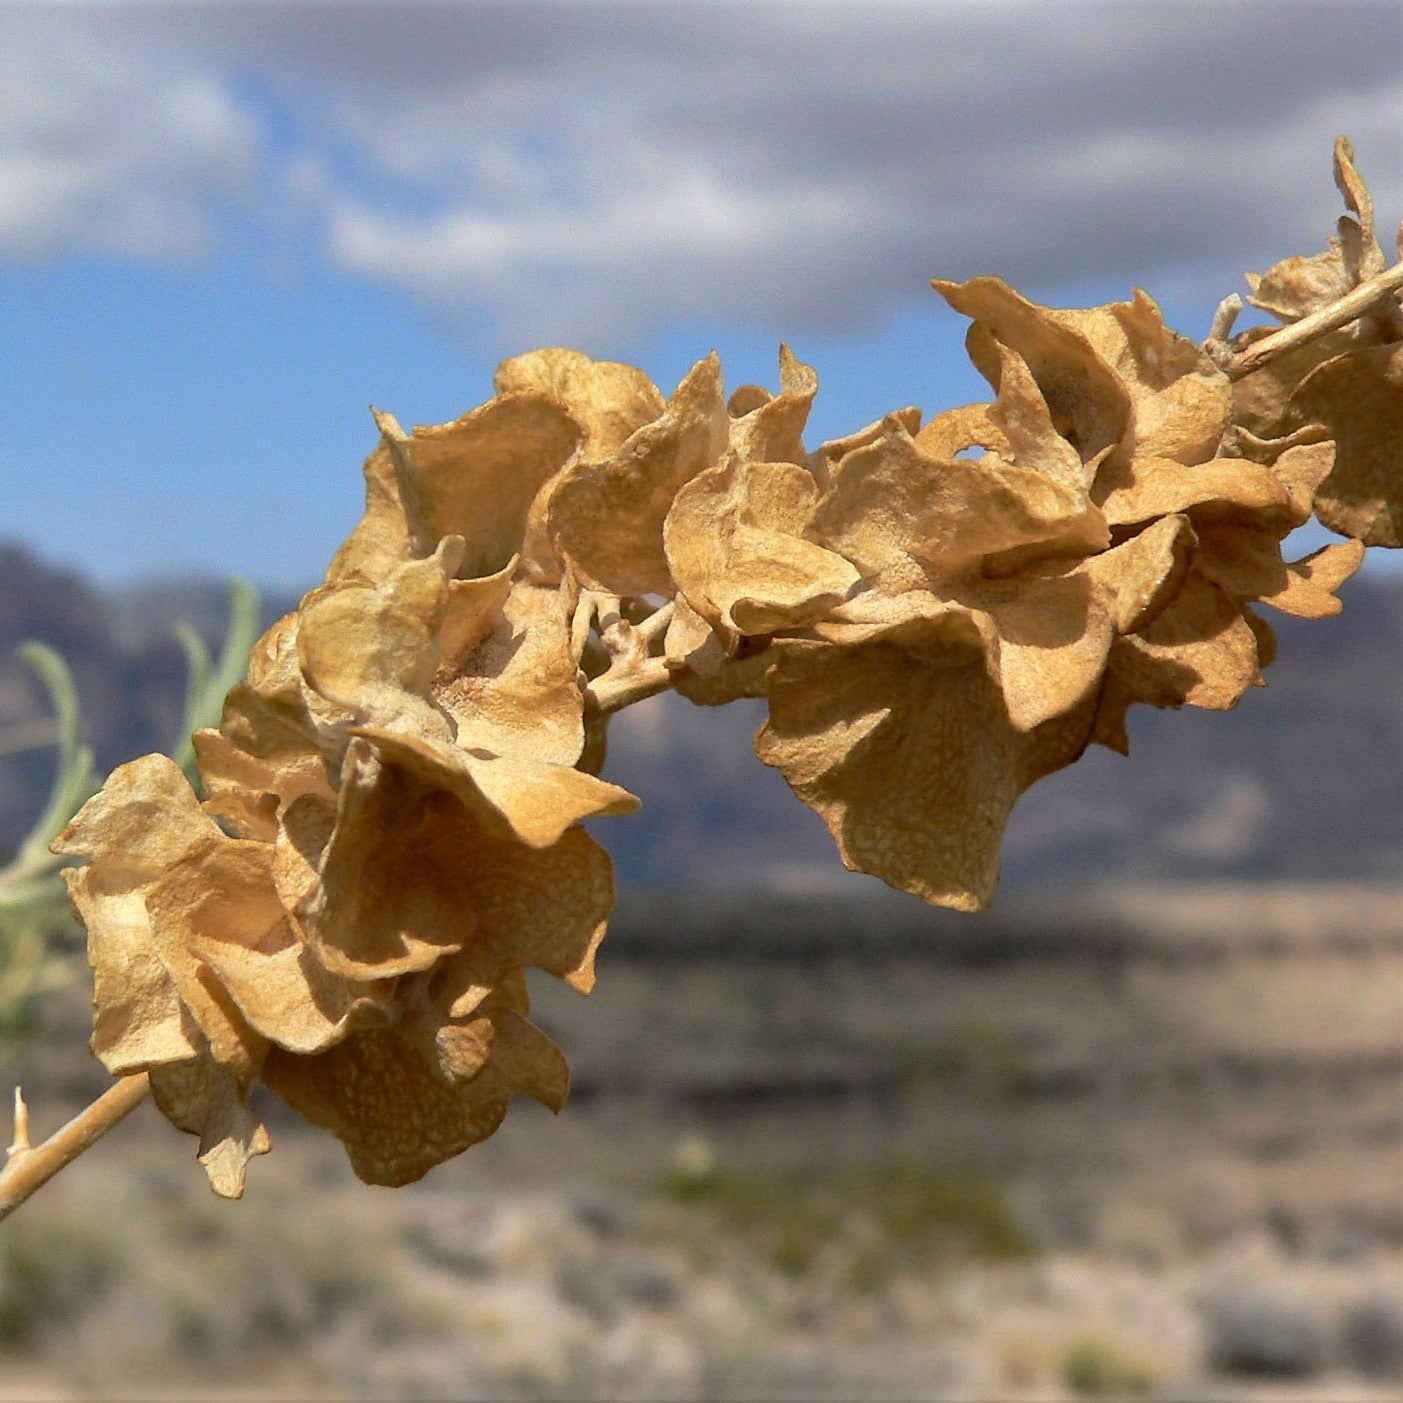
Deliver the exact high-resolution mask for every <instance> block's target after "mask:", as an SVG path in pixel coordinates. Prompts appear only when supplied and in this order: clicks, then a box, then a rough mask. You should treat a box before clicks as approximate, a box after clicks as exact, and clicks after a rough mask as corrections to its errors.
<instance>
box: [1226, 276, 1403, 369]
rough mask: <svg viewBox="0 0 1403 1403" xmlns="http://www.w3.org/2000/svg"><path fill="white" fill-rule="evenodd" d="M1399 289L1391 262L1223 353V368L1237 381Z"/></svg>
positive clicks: (1402, 285)
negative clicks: (1244, 345) (1323, 304)
mask: <svg viewBox="0 0 1403 1403" xmlns="http://www.w3.org/2000/svg"><path fill="white" fill-rule="evenodd" d="M1400 288H1403V263H1395V264H1394V265H1393V267H1392V268H1386V269H1385V270H1384V271H1383V272H1382V273H1379V274H1377V275H1376V276H1375V277H1372V278H1368V279H1366V280H1365V281H1364V282H1362V283H1360V284H1359V285H1358V286H1357V287H1354V288H1351V289H1350V291H1349V292H1347V293H1345V295H1344V296H1343V297H1341V298H1339V299H1338V300H1337V301H1334V302H1331V303H1330V305H1329V306H1328V307H1322V308H1320V310H1319V311H1316V312H1312V313H1311V314H1310V315H1309V316H1308V317H1302V318H1301V319H1300V321H1298V322H1292V323H1291V324H1290V325H1289V326H1283V327H1282V328H1281V330H1280V331H1274V332H1272V334H1271V335H1270V336H1264V337H1262V339H1261V340H1260V341H1254V342H1253V343H1252V344H1251V345H1250V346H1248V347H1247V348H1246V349H1245V350H1242V351H1238V352H1236V353H1235V354H1232V355H1229V356H1227V357H1226V358H1225V359H1224V361H1223V369H1224V370H1225V371H1226V372H1227V373H1228V376H1229V377H1230V378H1231V379H1233V380H1241V379H1242V377H1243V376H1244V375H1251V374H1252V372H1253V371H1254V370H1260V369H1261V368H1262V367H1263V366H1264V365H1266V364H1268V363H1269V362H1270V361H1274V360H1275V359H1276V358H1277V357H1278V356H1284V355H1285V354H1286V353H1287V352H1288V351H1294V350H1295V349H1296V348H1297V347H1298V346H1304V345H1306V344H1307V343H1308V342H1310V341H1314V340H1315V339H1316V337H1318V336H1324V335H1325V334H1326V333H1327V332H1330V331H1334V330H1336V329H1337V328H1338V327H1342V326H1345V325H1347V324H1348V323H1349V322H1352V321H1354V320H1355V319H1356V318H1357V317H1361V316H1363V315H1364V313H1365V312H1367V311H1368V310H1369V308H1370V307H1372V306H1373V305H1374V304H1375V303H1376V302H1382V301H1383V300H1384V298H1386V297H1388V296H1390V295H1391V294H1393V293H1395V292H1397V291H1398V290H1399V289H1400Z"/></svg>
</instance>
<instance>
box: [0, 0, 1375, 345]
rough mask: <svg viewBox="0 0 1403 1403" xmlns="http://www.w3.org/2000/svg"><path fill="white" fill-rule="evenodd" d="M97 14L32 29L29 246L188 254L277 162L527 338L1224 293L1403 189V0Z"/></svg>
mask: <svg viewBox="0 0 1403 1403" xmlns="http://www.w3.org/2000/svg"><path fill="white" fill-rule="evenodd" d="M40 13H42V12H40ZM70 13H72V12H68V11H66V12H65V14H70ZM79 15H80V18H82V19H83V20H84V23H85V25H86V28H84V25H76V26H75V25H73V24H71V23H67V22H66V23H65V24H64V25H63V27H62V33H63V34H64V35H66V36H68V40H67V43H66V47H65V44H61V43H59V42H58V40H57V39H56V38H55V35H56V34H58V33H59V32H60V27H59V26H58V25H53V24H51V25H49V26H47V30H48V33H47V36H46V43H47V48H45V47H44V45H42V44H41V45H38V46H37V48H36V45H35V43H34V38H33V34H32V33H31V34H30V35H29V36H28V38H26V39H25V42H23V43H20V44H19V45H18V47H16V46H15V45H14V44H13V43H12V42H6V43H5V44H4V45H3V46H0V51H3V52H6V53H9V54H10V57H9V58H8V59H0V65H7V66H8V67H9V68H10V69H11V70H13V71H12V72H11V73H10V74H9V76H10V78H11V80H12V81H11V84H10V87H9V91H8V94H7V95H6V96H5V97H3V98H0V104H3V106H0V116H3V115H12V114H18V116H19V119H20V120H19V121H18V122H17V123H6V124H5V129H6V130H7V131H10V132H11V135H10V136H8V137H3V138H0V200H3V202H4V206H5V208H6V209H7V211H8V212H7V213H6V214H5V215H0V252H5V251H9V252H11V253H13V252H18V251H24V250H26V249H27V250H29V251H38V250H41V249H61V248H80V247H94V246H96V247H106V248H109V249H111V248H117V249H126V250H128V251H132V252H142V251H144V252H145V253H147V255H148V256H156V257H158V256H163V255H166V254H170V253H179V252H181V251H183V250H187V249H188V248H190V247H195V246H198V245H199V244H200V242H201V241H202V240H205V239H207V238H208V235H209V231H210V229H211V228H212V227H213V226H214V224H215V220H216V212H217V207H218V204H219V202H220V201H221V200H224V199H227V198H229V197H230V195H231V194H233V193H236V192H237V191H238V190H239V189H240V187H241V182H245V181H247V180H248V179H249V178H250V172H252V171H254V170H259V171H261V172H263V173H264V175H265V178H264V179H263V180H262V184H261V187H260V189H261V192H262V199H263V201H264V204H265V206H268V208H266V209H265V213H267V214H268V215H269V216H270V217H269V220H268V228H269V229H270V230H271V229H274V228H276V227H278V224H279V218H280V217H281V218H282V220H283V223H284V224H288V223H295V224H296V227H298V228H300V229H303V230H306V229H310V230H311V231H312V237H313V239H314V240H317V241H319V243H318V246H319V247H320V249H321V251H322V255H323V256H325V257H326V258H328V259H329V260H330V261H331V262H332V263H333V264H334V265H335V266H336V267H338V268H339V269H341V270H342V271H343V272H347V273H350V274H353V275H356V276H359V277H364V278H370V279H373V280H375V281H377V282H380V283H383V284H386V285H389V286H393V287H396V288H399V289H401V290H403V291H405V292H408V293H410V294H412V295H414V296H416V297H418V298H419V299H420V300H421V301H422V302H423V303H424V304H425V305H426V306H430V307H432V308H433V309H435V310H436V312H437V313H438V314H439V315H440V316H441V317H444V318H446V319H448V320H450V321H457V322H458V323H459V324H461V325H474V324H478V323H481V322H482V320H483V319H484V318H486V319H488V320H490V321H492V322H493V323H494V324H495V327H496V330H497V332H498V333H499V335H500V336H502V337H505V338H506V339H509V340H510V341H512V342H513V343H515V342H516V341H518V340H521V339H523V338H524V339H526V340H530V341H533V342H540V341H547V340H560V339H572V340H579V339H581V337H582V336H583V335H585V334H586V333H592V334H593V342H592V344H596V345H597V344H599V343H600V341H601V340H609V339H611V338H612V339H616V340H617V339H623V338H628V337H631V336H635V335H637V334H638V333H639V332H641V331H644V330H646V329H647V328H648V326H649V325H650V323H652V322H653V321H654V320H665V319H669V318H676V317H698V318H705V317H714V318H720V319H729V320H739V321H746V322H750V323H752V324H762V325H764V326H765V327H766V328H767V329H768V328H774V327H777V328H779V329H780V330H782V331H783V332H784V333H786V334H794V333H797V332H798V331H800V330H801V329H828V330H836V329H839V328H843V327H848V326H851V325H853V324H854V323H855V322H857V321H860V320H862V319H864V318H868V317H873V316H875V315H878V314H880V312H881V311H882V310H883V309H884V308H885V307H887V306H889V305H890V304H891V303H892V302H893V301H894V300H896V299H899V298H903V297H907V296H912V295H919V294H920V292H921V290H922V289H923V288H924V285H925V280H926V278H927V277H928V276H930V275H931V274H933V273H939V274H941V275H943V276H951V277H964V276H968V275H971V274H973V273H976V272H999V273H1002V274H1004V275H1005V276H1007V277H1009V278H1010V279H1011V280H1013V281H1015V282H1017V283H1019V284H1020V285H1022V286H1025V287H1028V288H1029V290H1030V291H1034V292H1036V291H1037V290H1038V289H1039V288H1042V289H1054V288H1056V287H1058V286H1070V285H1075V284H1079V283H1080V284H1085V283H1087V282H1089V281H1091V280H1093V279H1101V280H1104V281H1109V282H1111V283H1114V284H1115V285H1117V286H1120V287H1128V286H1129V284H1130V283H1131V282H1142V283H1148V284H1149V285H1150V286H1151V287H1152V288H1153V286H1154V279H1155V278H1157V277H1163V278H1165V279H1167V280H1172V281H1173V283H1174V285H1175V286H1176V287H1182V288H1190V289H1191V290H1192V291H1193V293H1194V295H1195V296H1197V297H1201V298H1202V299H1203V300H1204V301H1205V303H1206V305H1209V306H1211V305H1212V303H1213V302H1216V300H1217V297H1218V296H1220V295H1221V294H1222V293H1223V292H1226V291H1229V290H1232V289H1233V288H1235V287H1237V286H1238V285H1239V282H1238V280H1239V275H1240V273H1241V271H1242V269H1243V268H1244V267H1247V266H1254V267H1260V266H1262V265H1264V264H1266V263H1269V262H1271V261H1272V260H1273V259H1274V258H1275V257H1277V256H1280V255H1283V254H1286V253H1289V252H1295V251H1302V250H1305V249H1314V248H1316V247H1319V246H1320V244H1321V243H1322V242H1323V240H1324V238H1325V237H1326V235H1327V234H1328V233H1329V231H1330V229H1331V228H1332V227H1333V223H1334V219H1335V217H1336V215H1337V214H1338V212H1339V204H1338V200H1337V197H1336V195H1335V192H1334V191H1333V189H1332V188H1331V185H1330V180H1329V148H1330V143H1331V141H1332V140H1333V138H1334V136H1335V135H1336V134H1337V132H1339V131H1342V130H1343V131H1348V132H1351V133H1352V134H1353V135H1354V136H1355V138H1356V142H1357V145H1358V147H1359V152H1360V157H1361V162H1362V165H1363V169H1364V171H1365V175H1366V177H1367V178H1368V179H1369V180H1370V182H1371V184H1372V185H1373V186H1374V188H1375V193H1376V196H1377V198H1378V201H1379V206H1380V208H1381V210H1385V211H1390V212H1391V211H1393V210H1396V209H1397V208H1398V207H1399V205H1400V203H1403V132H1400V129H1399V125H1398V121H1397V113H1398V111H1399V110H1400V108H1403V71H1400V66H1399V63H1398V55H1399V52H1400V48H1403V5H1399V4H1397V3H1395V2H1394V0H1389V3H1379V4H1373V3H1351V2H1350V0H1333V3H1326V4H1317V3H1307V2H1304V0H1303V3H1299V4H1285V3H1277V4H1254V3H1240V4H1238V5H1235V6H1215V5H1209V4H1188V5H1180V4H1175V3H1172V0H1161V2H1160V3H1156V4H1155V5H1127V4H1114V3H1111V0H1103V3H1099V4H1092V5H1075V4H1042V5H1014V4H993V5H987V6H983V7H978V8H976V7H972V6H968V5H964V4H952V3H944V4H927V5H912V4H903V5H891V6H882V5H877V4H867V5H862V6H858V7H856V8H854V7H852V6H807V5H797V4H784V5H773V6H765V5H760V4H748V5H726V4H708V5H690V6H686V7H678V6H675V5H667V4H625V5H607V4H587V5H585V4H577V5H560V4H556V5H551V4H535V3H528V0H516V3H514V4H510V5H497V4H491V3H475V4H468V5H447V4H398V5H394V6H346V5H336V4H325V3H323V4H318V3H303V4H298V5H281V6H269V5H239V4H225V5H220V6H195V7H188V8H186V7H177V6H161V7H137V8H134V9H130V10H128V9H107V10H98V11H93V12H87V11H83V12H79ZM40 27H41V28H42V27H43V26H40ZM34 28H35V26H34V25H33V24H31V25H30V29H31V30H33V29H34ZM84 34H86V35H87V39H86V40H84V39H83V35H84ZM75 35H76V36H78V37H77V38H76V39H75V38H73V36H75ZM94 36H97V38H94ZM26 44H27V45H28V49H26ZM35 53H37V54H38V63H37V67H36V64H35V59H34V54H35ZM231 75H238V76H239V77H242V78H252V79H253V80H254V81H253V83H252V86H251V87H245V88H237V87H235V86H234V83H233V80H232V77H231ZM4 76H5V74H4V73H3V72H0V79H3V77H4ZM55 91H62V92H63V93H64V94H65V98H64V99H63V100H62V101H55V100H53V98H52V96H51V95H52V93H54V92H55ZM243 91H258V92H261V93H262V94H263V96H262V98H261V99H260V101H261V102H263V103H264V104H265V106H266V113H265V115H266V117H267V120H264V117H261V116H259V115H257V112H258V109H256V108H255V107H254V105H253V99H251V98H242V99H241V98H239V97H236V96H235V94H236V93H239V92H243ZM274 117H276V121H275V120H273V118H274ZM274 128H279V129H280V131H281V134H280V135H279V136H278V137H277V138H276V139H275V138H274V137H273V136H272V135H271V134H270V133H271V132H272V131H273V130H274ZM270 172H271V173H272V176H273V177H275V178H267V176H268V173H270ZM16 192H19V193H21V194H24V195H26V196H27V198H26V199H22V200H18V201H17V200H16V199H15V195H16ZM278 200H293V201H295V202H296V204H297V206H298V211H297V214H296V218H295V220H289V218H288V217H287V216H279V215H278V213H277V210H276V208H273V207H272V206H274V205H276V202H277V201H278ZM17 210H18V212H16V211H17ZM143 239H144V240H145V241H146V245H145V248H144V250H143V248H142V247H141V243H142V240H143Z"/></svg>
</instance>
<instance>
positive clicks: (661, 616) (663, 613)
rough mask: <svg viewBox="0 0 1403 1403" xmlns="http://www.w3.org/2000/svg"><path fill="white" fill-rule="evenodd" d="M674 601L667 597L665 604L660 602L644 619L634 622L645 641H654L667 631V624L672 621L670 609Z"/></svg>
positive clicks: (672, 607)
mask: <svg viewBox="0 0 1403 1403" xmlns="http://www.w3.org/2000/svg"><path fill="white" fill-rule="evenodd" d="M674 607H675V606H674V602H673V601H672V600H671V599H669V600H668V601H667V603H666V604H660V605H659V606H658V607H657V608H656V609H654V610H653V612H652V613H651V614H649V615H648V617H647V618H646V619H642V620H640V621H639V622H638V623H636V624H634V628H636V629H637V630H638V632H639V634H640V636H641V637H642V639H643V641H644V642H645V643H649V644H651V643H654V642H656V640H657V639H659V638H661V637H662V636H663V634H664V633H666V632H667V626H668V624H670V623H671V622H672V611H673V609H674Z"/></svg>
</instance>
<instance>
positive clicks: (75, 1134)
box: [0, 1072, 151, 1220]
mask: <svg viewBox="0 0 1403 1403" xmlns="http://www.w3.org/2000/svg"><path fill="white" fill-rule="evenodd" d="M150 1094H151V1079H150V1078H149V1077H148V1076H147V1075H146V1073H145V1072H138V1073H137V1074H136V1075H135V1076H130V1077H122V1078H120V1079H119V1080H118V1081H117V1082H116V1083H114V1084H113V1085H112V1086H110V1087H108V1089H107V1090H106V1091H104V1092H103V1093H102V1095H101V1096H99V1097H98V1098H97V1100H96V1101H94V1102H93V1103H92V1104H91V1105H90V1106H86V1107H84V1109H83V1110H81V1111H79V1112H78V1114H77V1115H76V1116H74V1117H73V1119H72V1120H70V1121H69V1122H68V1124H67V1125H65V1126H63V1127H62V1128H60V1129H59V1130H56V1131H55V1132H54V1133H53V1134H52V1135H50V1136H49V1138H48V1139H47V1140H45V1141H43V1142H42V1143H40V1144H38V1145H33V1146H30V1147H29V1148H23V1147H21V1145H20V1142H21V1141H22V1140H23V1139H25V1138H27V1137H26V1136H23V1135H21V1134H20V1130H19V1126H18V1124H17V1125H16V1134H15V1144H16V1148H15V1149H14V1150H13V1151H12V1152H11V1156H10V1162H9V1163H8V1164H7V1165H6V1166H5V1168H4V1169H0V1220H3V1219H5V1218H8V1217H9V1216H10V1214H11V1213H13V1212H14V1211H15V1209H16V1208H18V1207H19V1206H20V1204H22V1203H23V1202H24V1201H25V1200H26V1199H27V1198H28V1197H29V1196H30V1195H31V1194H33V1193H34V1192H35V1190H37V1189H39V1188H40V1187H42V1186H43V1185H44V1184H47V1183H48V1182H49V1180H50V1179H52V1178H53V1177H54V1175H55V1174H57V1173H58V1172H59V1170H60V1169H62V1168H63V1167H64V1166H65V1165H67V1164H71V1163H72V1162H73V1161H74V1160H75V1159H77V1158H78V1156H79V1155H80V1154H82V1153H83V1151H84V1150H86V1149H88V1148H89V1147H90V1146H92V1145H93V1144H95V1143H96V1142H97V1141H98V1140H100V1139H101V1138H102V1137H103V1136H104V1135H106V1134H107V1132H108V1131H109V1130H111V1129H112V1128H113V1126H115V1125H117V1124H118V1123H119V1122H120V1121H123V1120H125V1119H126V1118H127V1116H129V1115H130V1114H131V1113H132V1112H133V1111H134V1110H136V1108H137V1107H138V1106H139V1105H141V1103H142V1102H143V1101H145V1100H146V1098H147V1097H148V1096H150ZM21 1105H23V1102H21V1101H18V1100H17V1102H16V1108H17V1112H18V1107H19V1106H21ZM16 1120H17V1121H18V1120H19V1115H18V1113H17V1115H16Z"/></svg>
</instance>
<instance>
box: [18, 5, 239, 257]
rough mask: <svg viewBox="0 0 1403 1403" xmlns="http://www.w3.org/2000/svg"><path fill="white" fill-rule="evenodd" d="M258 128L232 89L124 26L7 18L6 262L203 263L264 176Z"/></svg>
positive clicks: (59, 14)
mask: <svg viewBox="0 0 1403 1403" xmlns="http://www.w3.org/2000/svg"><path fill="white" fill-rule="evenodd" d="M259 125H260V124H259V122H258V120H257V118H256V116H255V115H254V114H253V113H252V112H251V111H249V110H248V109H247V108H246V107H244V106H241V105H240V104H239V103H238V102H237V101H236V100H235V98H234V97H233V95H232V93H231V91H230V89H229V87H228V84H227V83H226V82H225V81H224V80H223V79H222V78H220V77H219V76H217V75H215V74H213V73H211V72H209V71H207V70H205V69H204V68H202V67H200V66H196V65H193V64H188V63H187V64H184V65H180V66H177V67H174V68H173V67H171V66H170V65H167V64H164V63H161V62H159V61H158V60H157V59H156V58H155V57H154V56H152V55H149V54H146V53H144V52H142V50H141V47H140V46H139V44H137V43H136V42H134V40H133V39H132V38H130V37H127V36H124V35H123V34H122V33H121V29H120V26H115V27H114V26H113V25H111V24H97V23H91V22H90V21H89V19H88V17H87V16H85V15H84V14H82V13H78V14H74V13H71V12H68V11H66V10H63V9H60V8H58V7H55V8H53V9H51V10H24V9H16V10H13V11H10V12H8V13H6V12H0V255H9V256H11V257H27V258H43V257H51V256H53V255H56V254H62V253H70V252H81V253H92V252H96V253H106V254H119V255H126V256H134V257H138V258H144V259H157V260H160V259H169V258H186V257H189V256H191V255H192V254H196V253H199V252H200V251H202V250H203V249H204V248H205V247H206V246H207V245H208V244H209V242H210V240H211V238H212V235H213V233H214V229H215V219H216V210H217V207H218V205H219V204H220V203H221V202H222V201H225V200H228V199H230V198H232V197H237V196H238V195H240V194H241V193H242V192H243V191H244V190H245V189H246V188H247V187H248V185H249V183H250V181H251V179H252V177H253V174H254V171H255V168H256V164H257V160H258V156H259V151H260V147H261V144H262V133H261V132H260V130H259Z"/></svg>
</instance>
